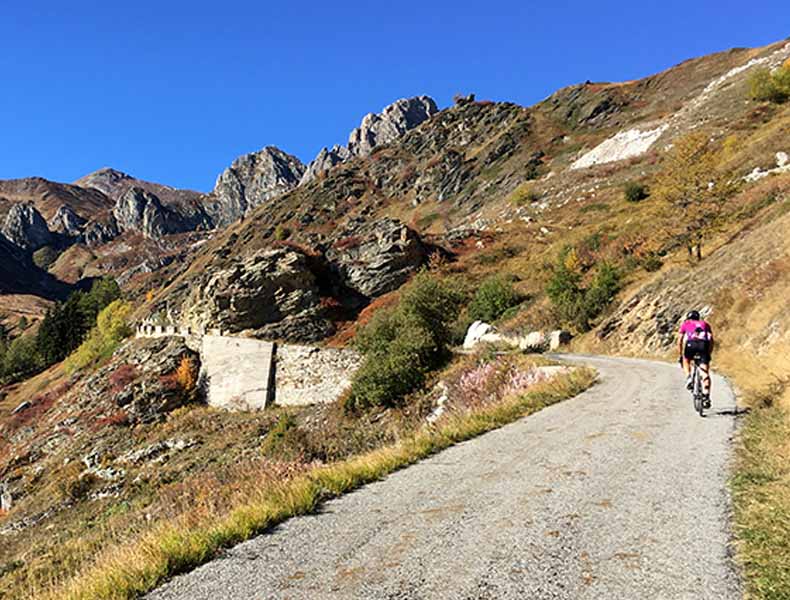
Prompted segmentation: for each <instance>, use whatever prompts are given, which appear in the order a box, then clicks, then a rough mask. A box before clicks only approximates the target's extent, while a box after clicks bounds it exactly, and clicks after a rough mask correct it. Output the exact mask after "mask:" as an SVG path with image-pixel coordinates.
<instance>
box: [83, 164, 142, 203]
mask: <svg viewBox="0 0 790 600" xmlns="http://www.w3.org/2000/svg"><path fill="white" fill-rule="evenodd" d="M133 181H134V177H132V176H131V175H128V174H126V173H124V172H122V171H118V170H116V169H113V168H110V167H102V168H101V169H99V170H98V171H94V172H93V173H89V174H88V175H85V177H81V178H80V179H78V180H77V181H75V182H74V185H78V186H80V187H84V188H93V189H94V190H99V191H100V192H102V193H104V194H106V195H107V196H110V197H113V196H114V195H115V194H116V192H117V191H118V189H119V187H121V186H124V187H125V184H127V183H130V182H133Z"/></svg>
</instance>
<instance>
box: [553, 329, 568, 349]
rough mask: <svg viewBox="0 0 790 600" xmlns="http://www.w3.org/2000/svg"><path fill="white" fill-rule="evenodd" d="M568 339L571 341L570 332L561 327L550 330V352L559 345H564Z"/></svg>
mask: <svg viewBox="0 0 790 600" xmlns="http://www.w3.org/2000/svg"><path fill="white" fill-rule="evenodd" d="M570 341H571V334H570V332H568V331H564V330H561V329H558V330H555V331H552V332H551V333H550V334H549V350H551V351H552V352H554V351H555V350H559V349H560V347H561V346H564V345H565V344H567V343H568V342H570Z"/></svg>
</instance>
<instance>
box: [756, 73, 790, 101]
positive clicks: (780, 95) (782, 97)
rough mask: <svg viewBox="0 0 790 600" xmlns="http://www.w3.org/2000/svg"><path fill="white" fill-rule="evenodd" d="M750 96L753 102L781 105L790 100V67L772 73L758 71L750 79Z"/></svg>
mask: <svg viewBox="0 0 790 600" xmlns="http://www.w3.org/2000/svg"><path fill="white" fill-rule="evenodd" d="M749 96H750V97H751V98H752V99H753V100H759V101H768V102H774V103H777V104H780V103H782V102H785V101H786V100H787V99H788V98H790V66H787V65H783V66H781V67H779V68H778V69H776V70H775V71H773V72H771V71H770V70H769V69H757V70H755V71H754V72H753V73H752V75H751V76H750V77H749Z"/></svg>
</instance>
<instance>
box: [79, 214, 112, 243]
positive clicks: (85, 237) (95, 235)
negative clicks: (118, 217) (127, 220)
mask: <svg viewBox="0 0 790 600" xmlns="http://www.w3.org/2000/svg"><path fill="white" fill-rule="evenodd" d="M119 234H120V231H119V230H118V223H116V221H115V217H114V216H113V215H112V214H110V215H107V216H106V217H105V218H101V219H94V220H92V221H89V222H88V223H87V224H86V225H85V228H84V229H83V231H82V241H83V242H84V243H85V245H87V246H90V247H95V246H100V245H101V244H105V243H107V242H109V241H111V240H113V239H115V238H116V237H118V235H119Z"/></svg>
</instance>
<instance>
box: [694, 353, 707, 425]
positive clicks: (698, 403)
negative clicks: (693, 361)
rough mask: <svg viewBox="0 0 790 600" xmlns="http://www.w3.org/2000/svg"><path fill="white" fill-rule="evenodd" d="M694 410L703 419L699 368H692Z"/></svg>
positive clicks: (702, 395)
mask: <svg viewBox="0 0 790 600" xmlns="http://www.w3.org/2000/svg"><path fill="white" fill-rule="evenodd" d="M693 389H694V410H696V411H697V412H698V413H699V416H700V417H704V416H705V415H704V414H703V413H704V410H705V409H704V406H705V404H704V396H705V394H704V393H703V391H702V377H701V376H700V373H699V367H697V366H696V365H695V367H694V388H693Z"/></svg>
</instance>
